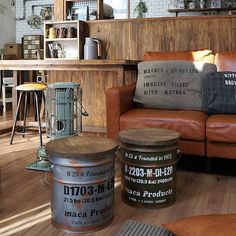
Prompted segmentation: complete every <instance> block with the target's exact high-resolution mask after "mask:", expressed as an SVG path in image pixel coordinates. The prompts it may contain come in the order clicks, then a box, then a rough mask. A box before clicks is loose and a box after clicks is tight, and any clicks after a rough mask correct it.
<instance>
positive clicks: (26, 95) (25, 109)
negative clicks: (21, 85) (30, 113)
mask: <svg viewBox="0 0 236 236" xmlns="http://www.w3.org/2000/svg"><path fill="white" fill-rule="evenodd" d="M27 98H28V92H25V106H24V123H23V133H25V126H26V118H27ZM22 136H23V137H24V136H25V135H24V134H23V135H22Z"/></svg>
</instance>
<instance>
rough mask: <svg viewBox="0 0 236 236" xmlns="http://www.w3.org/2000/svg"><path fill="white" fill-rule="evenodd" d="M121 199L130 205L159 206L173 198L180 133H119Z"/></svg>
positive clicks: (150, 130) (151, 130)
mask: <svg viewBox="0 0 236 236" xmlns="http://www.w3.org/2000/svg"><path fill="white" fill-rule="evenodd" d="M119 140H120V143H119V152H118V153H119V155H120V157H121V194H122V200H123V201H124V202H125V203H127V204H128V205H130V206H134V207H143V208H162V207H167V206H169V205H171V204H173V203H174V202H175V199H176V164H177V159H178V153H180V151H179V150H178V146H177V141H178V140H179V134H178V133H177V132H175V131H172V130H168V129H161V128H137V129H126V130H122V131H120V132H119Z"/></svg>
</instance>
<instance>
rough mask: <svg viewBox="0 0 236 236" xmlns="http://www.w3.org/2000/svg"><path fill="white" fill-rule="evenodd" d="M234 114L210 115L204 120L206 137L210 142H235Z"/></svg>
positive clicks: (235, 121)
mask: <svg viewBox="0 0 236 236" xmlns="http://www.w3.org/2000/svg"><path fill="white" fill-rule="evenodd" d="M235 134H236V115H233V114H230V115H229V114H216V115H211V116H209V118H208V119H207V122H206V137H207V140H209V141H212V142H225V143H236V135H235Z"/></svg>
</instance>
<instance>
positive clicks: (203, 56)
mask: <svg viewBox="0 0 236 236" xmlns="http://www.w3.org/2000/svg"><path fill="white" fill-rule="evenodd" d="M214 59H215V57H214V54H213V53H212V51H211V50H198V51H176V52H156V51H148V52H145V54H144V61H154V60H155V61H164V60H181V61H199V62H205V63H214Z"/></svg>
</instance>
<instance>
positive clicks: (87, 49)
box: [84, 37, 101, 60]
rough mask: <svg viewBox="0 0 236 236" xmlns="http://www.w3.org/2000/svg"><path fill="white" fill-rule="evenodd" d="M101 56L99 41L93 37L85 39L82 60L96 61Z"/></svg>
mask: <svg viewBox="0 0 236 236" xmlns="http://www.w3.org/2000/svg"><path fill="white" fill-rule="evenodd" d="M100 56H101V41H100V40H99V39H97V38H94V37H87V38H85V44H84V60H92V59H98V58H100Z"/></svg>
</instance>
